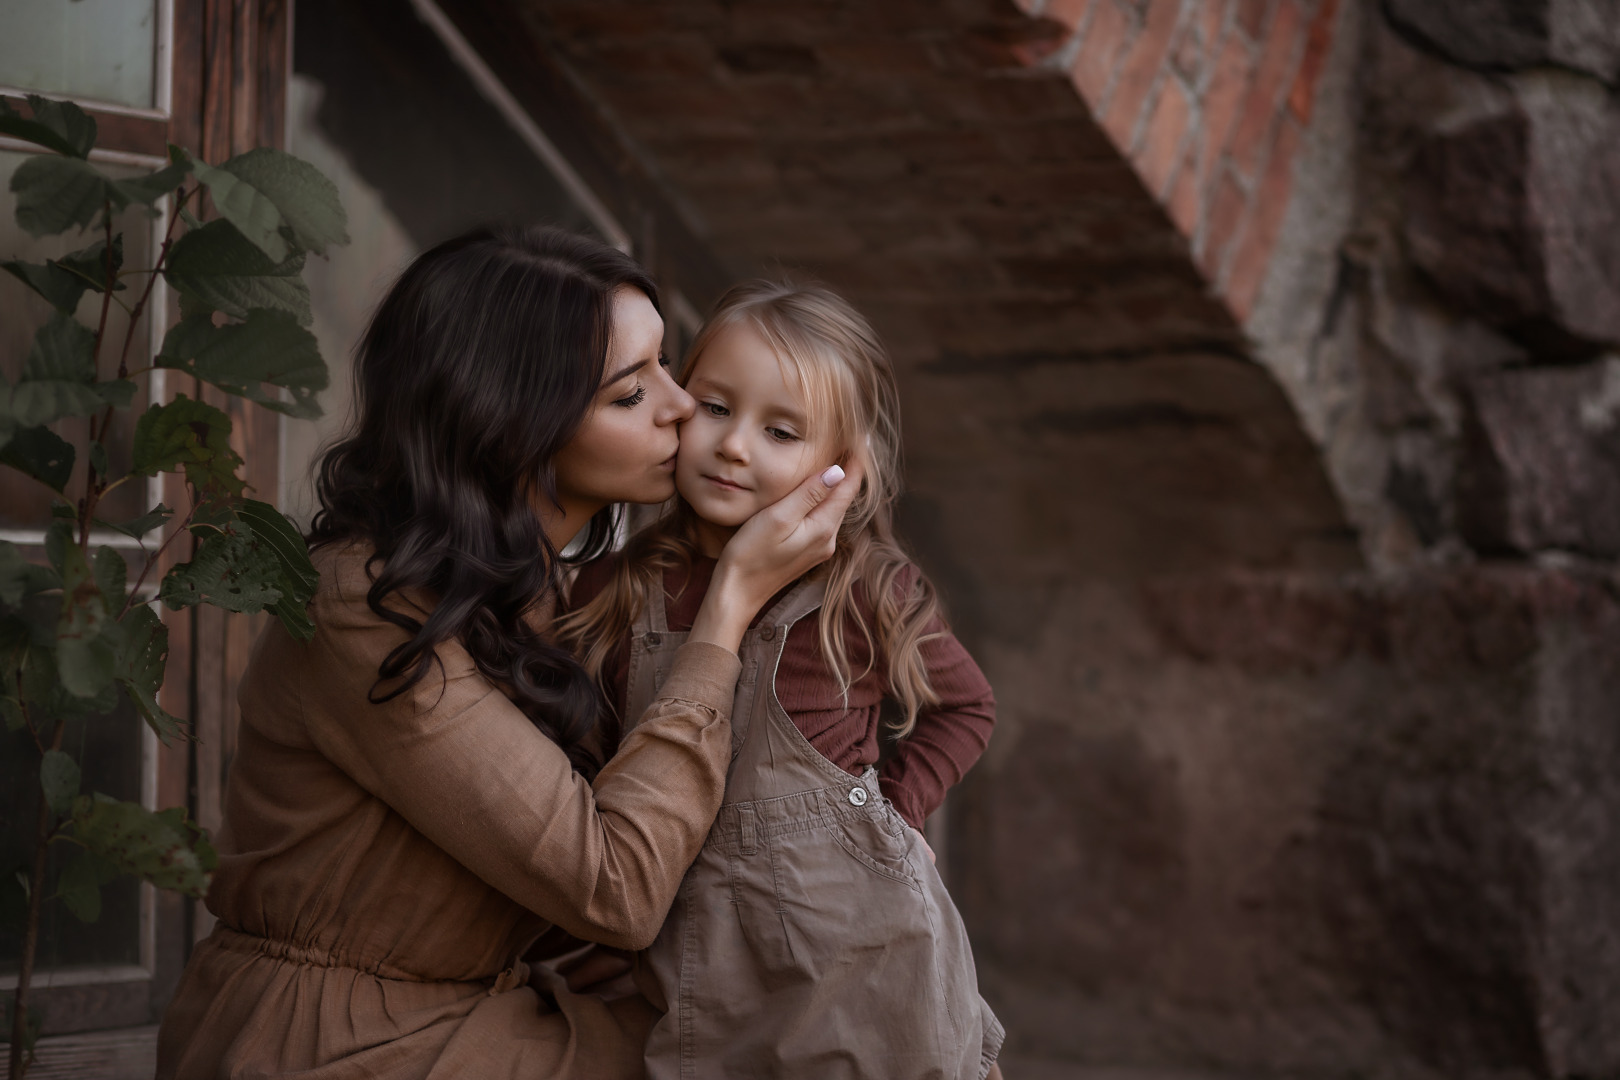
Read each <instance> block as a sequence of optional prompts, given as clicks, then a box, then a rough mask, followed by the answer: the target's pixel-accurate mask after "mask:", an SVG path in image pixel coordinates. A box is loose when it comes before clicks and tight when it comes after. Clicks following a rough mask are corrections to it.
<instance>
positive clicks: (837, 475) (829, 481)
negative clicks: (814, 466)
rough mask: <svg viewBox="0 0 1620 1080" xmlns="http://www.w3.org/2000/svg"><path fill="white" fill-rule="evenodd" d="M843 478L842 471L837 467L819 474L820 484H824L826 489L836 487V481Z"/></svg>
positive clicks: (834, 466)
mask: <svg viewBox="0 0 1620 1080" xmlns="http://www.w3.org/2000/svg"><path fill="white" fill-rule="evenodd" d="M843 478H844V470H843V469H840V468H839V467H838V466H837V465H833V466H830V467H829V468H828V469H827V471H826V472H824V473H822V474H821V482H822V483H823V484H826V485H827V486H828V487H837V486H838V481H840V480H842V479H843Z"/></svg>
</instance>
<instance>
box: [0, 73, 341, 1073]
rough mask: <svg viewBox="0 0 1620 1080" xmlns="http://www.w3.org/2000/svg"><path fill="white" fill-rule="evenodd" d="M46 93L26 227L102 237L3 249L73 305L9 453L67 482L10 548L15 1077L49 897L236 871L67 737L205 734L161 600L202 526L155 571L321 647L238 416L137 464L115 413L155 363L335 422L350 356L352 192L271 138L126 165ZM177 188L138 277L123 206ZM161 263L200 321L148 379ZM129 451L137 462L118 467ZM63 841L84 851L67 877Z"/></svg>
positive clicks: (1, 403) (5, 677)
mask: <svg viewBox="0 0 1620 1080" xmlns="http://www.w3.org/2000/svg"><path fill="white" fill-rule="evenodd" d="M28 104H29V107H30V109H31V110H32V116H26V115H24V114H23V113H21V112H20V111H18V110H17V109H16V108H14V107H13V106H12V104H11V103H9V102H6V101H5V100H4V99H3V98H0V134H4V135H9V136H11V137H13V138H16V139H22V140H25V141H28V142H30V143H33V144H34V145H37V146H39V147H41V148H42V152H40V153H38V154H36V155H33V156H30V157H29V158H28V159H27V160H26V161H24V162H23V163H22V164H21V165H20V166H19V167H18V169H17V170H16V172H15V174H14V175H13V177H12V181H11V191H12V194H13V195H14V197H15V200H16V219H17V224H18V225H19V226H21V227H22V228H23V229H24V230H25V231H27V232H28V233H29V234H31V235H33V236H36V237H38V236H46V235H55V234H60V233H68V232H73V231H76V230H82V231H86V232H87V233H88V235H89V236H91V237H94V241H93V242H92V243H90V244H88V246H86V247H85V248H83V249H82V250H79V251H75V252H73V253H72V254H69V255H65V256H63V257H61V258H58V259H48V260H46V261H45V262H44V263H26V262H21V261H18V260H15V259H14V260H11V261H7V262H3V263H0V266H3V268H4V269H5V270H6V271H7V272H9V273H10V274H12V275H13V276H14V277H16V278H17V279H18V280H19V281H21V282H23V284H25V285H27V286H28V287H29V288H30V289H32V290H33V291H34V292H36V293H38V294H39V295H40V296H42V297H44V298H45V300H46V301H48V302H49V303H50V305H51V307H52V309H53V311H52V314H51V315H50V317H49V318H48V320H47V321H46V322H45V325H43V326H41V327H40V328H39V330H38V332H37V333H36V334H35V336H34V341H33V348H32V350H31V351H30V352H29V354H28V358H27V360H26V362H25V363H24V365H23V368H22V371H21V375H20V378H18V380H17V381H16V383H15V384H13V383H11V382H9V381H8V380H5V379H3V378H0V465H4V466H5V467H8V468H11V469H14V470H17V471H19V472H21V473H23V474H25V475H26V476H28V477H30V478H31V479H32V480H34V481H37V482H38V483H40V484H43V485H44V486H45V487H47V488H49V489H50V490H51V491H52V492H53V493H54V496H53V499H54V501H53V504H52V506H53V509H52V514H53V518H52V520H51V522H50V523H49V526H48V529H47V531H46V533H45V537H44V545H43V548H44V558H43V560H41V559H39V558H38V557H36V558H35V559H30V558H28V557H27V556H26V555H25V553H24V551H23V550H22V549H20V548H18V547H17V546H16V545H14V544H11V543H5V542H0V715H3V717H4V722H5V725H6V727H7V729H8V730H9V731H12V732H19V731H23V730H26V731H27V733H28V740H27V741H28V743H29V744H30V745H31V746H32V748H33V751H34V752H35V753H36V754H37V757H38V769H37V773H35V775H37V778H38V790H37V803H38V813H37V816H36V818H35V819H34V820H32V821H28V820H23V821H9V822H7V823H6V825H5V827H6V828H7V829H8V830H12V831H13V832H14V833H16V834H17V837H16V839H18V840H19V841H20V843H19V844H18V845H17V846H18V847H19V848H21V849H22V850H24V851H30V852H31V857H30V858H29V860H28V862H27V864H26V865H23V866H19V867H0V917H6V916H9V917H10V918H11V919H13V920H14V921H15V923H16V924H17V926H18V929H19V930H20V931H21V937H22V943H23V944H22V957H21V967H20V971H19V977H18V985H17V990H16V994H15V997H14V999H13V1002H12V1016H11V1021H12V1028H11V1060H10V1075H11V1076H12V1078H13V1080H16V1078H17V1077H19V1076H21V1074H22V1072H23V1070H24V1069H25V1068H26V1067H27V1064H28V1061H29V1059H30V1057H31V1050H30V1048H31V1046H32V1042H33V1037H34V1036H35V1035H36V1034H37V1030H38V1025H37V1023H34V1022H32V1021H31V1020H30V1018H29V1014H28V994H29V984H30V981H31V979H32V976H33V971H34V965H35V960H36V952H37V948H38V942H39V932H40V917H41V910H42V906H43V904H44V903H46V902H47V901H49V900H53V899H54V900H60V901H61V903H62V904H63V905H64V906H65V907H66V909H67V910H68V911H69V912H70V913H72V914H73V915H74V916H76V917H78V918H79V919H82V920H84V921H86V922H93V921H95V920H96V919H97V918H98V917H99V915H100V911H101V890H102V888H103V887H104V886H106V885H107V884H108V883H109V882H111V881H112V880H114V879H115V878H117V877H119V876H120V875H134V876H135V877H138V878H140V879H142V880H145V881H149V882H151V883H152V884H154V885H156V886H158V887H159V888H164V889H174V890H178V891H180V892H183V893H186V894H188V895H190V896H194V897H201V896H202V895H203V894H204V893H205V892H206V891H207V888H208V884H209V880H210V877H211V874H212V871H213V869H214V866H215V862H216V859H215V854H214V850H213V848H212V847H211V846H210V845H209V842H208V837H207V835H206V833H205V832H204V831H203V830H202V829H201V828H200V827H198V825H197V824H196V823H194V822H192V821H190V820H189V819H188V818H187V815H186V811H185V810H184V809H183V808H174V809H169V810H161V811H152V810H148V809H146V808H145V807H144V806H141V805H140V804H138V803H133V802H124V801H120V800H117V799H114V798H111V797H109V796H107V795H103V794H100V793H97V792H87V791H84V790H82V787H83V783H82V777H81V773H80V763H79V762H78V761H76V760H75V759H74V758H73V756H72V755H71V754H70V753H68V752H67V751H65V750H64V748H63V733H64V732H65V730H66V728H67V726H68V724H69V722H70V721H74V722H88V721H95V722H102V723H105V722H111V718H109V716H108V714H110V713H112V711H113V710H114V709H115V708H116V707H117V706H118V703H119V700H120V698H121V697H122V698H124V699H127V700H128V701H129V703H130V704H131V705H132V706H133V707H134V710H135V711H136V712H137V713H138V714H139V715H140V717H141V718H142V719H143V720H144V721H145V722H146V723H147V724H148V725H150V726H151V728H152V730H153V731H154V732H156V734H157V736H158V738H160V739H162V740H163V741H164V742H165V743H169V742H171V741H172V740H175V739H177V738H185V737H187V729H186V725H185V724H184V723H183V722H182V721H181V720H179V719H178V718H176V717H174V716H171V715H170V714H169V713H168V712H166V711H165V710H164V708H163V706H162V705H161V704H160V703H159V697H158V691H159V689H160V688H161V687H162V685H163V673H164V665H165V662H166V660H167V656H168V648H169V644H168V630H167V628H166V627H165V626H164V624H163V621H162V620H161V619H160V618H159V616H158V614H157V613H156V611H155V610H154V608H153V604H152V595H151V594H152V591H153V590H152V587H151V586H148V584H147V577H148V574H149V573H150V572H151V571H152V570H153V569H154V568H157V567H159V566H161V565H164V556H165V553H166V552H167V551H168V550H169V549H170V547H171V545H173V544H174V543H175V541H176V540H177V538H179V537H181V536H189V537H190V538H191V540H192V551H191V559H190V561H187V562H178V563H174V564H173V565H169V566H168V569H167V570H166V571H165V572H164V573H163V575H162V578H161V581H157V582H154V583H153V585H154V586H155V592H156V598H157V599H160V600H161V602H162V603H163V604H165V605H166V606H168V607H169V608H171V609H175V610H178V609H181V608H187V607H191V606H193V605H196V604H214V605H216V606H218V607H222V608H225V609H227V610H229V611H235V612H248V613H251V612H258V611H271V612H273V613H274V614H275V615H276V617H277V618H279V619H280V620H281V622H282V624H283V625H284V626H285V627H286V628H287V629H288V631H290V632H291V633H293V634H294V635H296V636H297V637H299V638H302V639H306V640H307V639H308V638H309V637H310V636H312V635H313V633H314V630H315V627H314V624H313V623H312V622H311V621H310V619H309V616H308V614H307V613H306V611H305V606H306V604H307V603H308V601H309V599H310V597H311V596H313V595H314V591H315V586H316V583H317V578H316V573H315V569H314V567H313V566H312V565H311V563H310V560H309V552H308V550H307V549H306V548H305V546H304V541H303V538H302V537H301V536H300V535H299V532H298V530H297V529H296V528H295V527H294V526H293V524H292V523H291V521H289V520H288V519H287V518H286V517H284V516H282V514H281V513H280V512H278V511H277V510H276V509H275V508H274V507H273V506H270V505H268V504H266V503H263V502H259V501H256V500H254V499H250V498H248V497H246V494H245V490H246V485H245V483H244V481H243V479H242V477H241V475H240V469H241V468H242V466H243V461H242V459H241V457H240V456H238V454H237V453H236V451H235V450H233V449H232V447H231V441H230V435H231V421H230V418H229V417H228V416H227V415H226V414H225V413H224V412H223V411H221V410H220V409H218V408H216V407H214V406H213V405H210V404H208V403H207V402H204V401H200V400H196V399H194V398H191V397H187V396H186V395H184V394H177V395H175V397H174V398H173V400H171V401H167V402H160V403H156V404H153V405H151V406H150V407H149V408H147V409H146V411H145V412H144V413H142V414H141V415H140V416H139V418H138V420H137V421H136V423H135V426H134V432H133V436H132V437H128V436H126V438H129V445H128V446H127V450H128V453H127V454H126V453H122V451H123V450H124V449H125V447H119V448H118V449H119V450H120V453H118V454H116V455H115V454H112V453H109V449H110V446H109V442H110V440H111V439H112V437H113V434H114V426H113V418H114V415H115V413H117V412H119V411H120V410H128V409H129V408H130V407H131V403H132V402H133V401H134V398H135V393H136V384H135V382H134V381H133V380H134V379H135V378H136V377H138V376H139V375H141V374H142V373H143V372H144V371H147V370H150V368H169V369H173V370H175V371H177V372H181V373H184V374H186V375H188V376H192V377H195V378H196V379H198V380H201V381H202V382H205V383H209V384H211V385H213V386H215V387H218V388H219V389H220V390H223V391H225V392H226V393H228V394H233V395H237V396H239V397H242V398H246V399H248V400H250V401H254V402H257V403H258V404H259V405H261V406H263V407H265V408H268V409H274V410H276V411H278V412H282V413H286V414H288V415H291V416H295V417H313V416H317V415H319V412H320V410H319V407H318V406H317V405H316V402H315V395H316V394H317V393H318V392H319V391H320V390H321V389H323V388H324V387H325V386H326V381H327V373H326V364H325V362H324V361H323V360H322V359H321V354H320V350H319V349H318V348H317V346H316V342H315V337H314V335H313V334H311V333H310V331H309V329H308V326H309V323H310V305H309V289H308V287H307V286H306V285H305V284H304V281H303V278H302V276H301V274H302V271H303V268H304V260H305V259H306V257H307V256H308V255H310V254H316V255H319V254H323V253H324V252H325V251H326V250H327V249H328V248H329V247H331V246H333V245H337V244H343V243H346V242H347V241H348V236H347V234H346V232H345V229H346V223H345V219H344V213H343V207H342V206H341V204H340V203H339V201H338V197H337V189H336V188H335V187H334V186H333V185H332V183H331V182H330V181H329V180H327V179H326V178H325V177H324V176H322V175H321V173H320V172H319V171H317V170H316V169H315V168H314V167H313V166H311V165H309V164H307V163H306V162H303V161H300V160H299V159H297V158H295V157H293V156H292V155H290V154H286V153H283V152H281V151H278V150H269V149H258V150H251V151H248V152H247V153H245V154H241V155H238V156H237V157H234V158H232V159H230V160H229V161H226V162H224V163H223V164H221V165H209V164H205V163H204V162H201V161H197V160H195V159H193V158H192V157H190V156H189V155H188V154H186V153H185V152H184V151H183V150H180V149H178V148H176V147H170V160H169V164H168V165H167V166H165V167H164V168H162V169H159V170H157V171H155V172H152V173H150V174H148V175H145V176H139V177H135V178H133V179H115V178H113V177H112V176H109V175H107V174H106V173H105V172H103V171H102V170H101V169H99V168H97V167H96V166H95V165H94V164H92V163H91V162H90V160H89V157H90V152H91V149H92V148H93V147H94V146H95V140H96V123H95V120H94V119H93V118H92V117H90V116H87V115H86V114H85V113H84V112H83V111H82V110H80V109H78V108H77V107H76V106H74V105H72V104H68V103H63V102H55V101H47V100H45V99H43V98H39V97H33V96H30V97H29V98H28ZM204 192H206V194H207V197H208V198H209V200H211V201H212V204H213V207H214V210H215V211H216V212H217V215H218V216H217V217H216V218H215V219H214V220H211V221H208V222H207V223H204V222H203V221H201V220H199V218H198V217H197V211H196V207H197V206H198V204H199V202H201V201H202V196H203V193H204ZM165 198H172V199H173V211H172V213H171V214H170V218H169V227H168V232H167V235H166V236H165V237H164V239H163V242H162V246H161V248H160V249H159V250H158V252H157V256H156V261H155V263H154V265H152V266H150V267H139V268H131V267H126V266H125V265H124V251H125V247H124V238H123V235H122V234H120V233H118V232H116V231H115V219H116V218H117V217H118V216H119V215H120V214H121V213H123V212H125V211H127V210H129V209H130V208H137V209H139V208H144V209H145V210H146V211H147V212H148V213H149V214H153V215H155V214H156V213H157V211H156V209H154V207H155V206H156V205H157V204H159V202H160V200H163V199H165ZM160 276H161V277H162V278H163V279H164V280H166V281H167V282H168V284H169V285H170V286H171V287H172V288H173V289H174V290H175V292H176V294H177V295H178V297H179V318H178V319H177V320H176V321H175V322H174V323H173V325H172V326H171V328H170V329H169V331H168V333H167V335H166V336H165V337H164V339H163V345H162V348H161V350H160V351H159V354H158V355H157V356H156V357H154V358H153V359H152V360H151V362H150V365H149V366H148V367H142V368H139V369H134V368H132V367H131V346H132V344H133V342H134V338H135V333H136V327H137V324H139V322H140V320H141V317H142V315H143V314H145V313H146V311H147V305H148V303H149V302H150V301H151V299H152V296H153V286H154V285H155V283H156V282H157V280H158V278H159V277H160ZM89 293H94V294H96V296H98V297H99V304H97V305H93V306H94V308H95V310H96V311H97V312H98V317H97V319H96V322H95V325H94V327H90V326H86V325H84V324H82V323H80V322H79V321H78V319H77V318H76V317H75V314H74V313H75V312H76V311H77V309H78V308H79V306H80V303H81V301H82V300H83V299H84V297H85V296H86V294H89ZM115 304H116V305H118V306H119V307H121V308H123V309H124V310H125V311H126V312H127V313H128V315H129V319H128V328H127V330H126V331H125V332H124V334H123V336H122V340H121V341H114V340H112V338H113V337H114V336H115V335H113V334H110V333H109V331H108V325H107V316H108V313H109V311H110V310H111V308H112V306H113V305H115ZM71 417H82V418H88V438H87V439H84V440H83V441H82V443H81V444H80V445H74V444H73V443H71V442H69V441H68V440H67V439H65V438H63V437H62V436H61V435H59V434H58V433H57V432H56V431H54V430H53V428H52V425H54V424H57V423H58V422H59V421H63V420H66V419H68V418H71ZM112 460H119V461H125V460H127V461H129V462H130V465H129V467H128V469H127V470H122V471H121V470H118V469H112V468H110V467H109V462H110V461H112ZM81 461H82V462H83V463H84V467H83V468H82V470H81V469H79V468H77V467H76V466H77V465H78V463H79V462H81ZM167 472H174V473H180V474H182V475H183V476H184V478H185V488H186V491H187V492H188V495H189V502H190V505H189V507H187V508H186V509H185V511H184V512H183V513H178V517H177V511H175V510H171V509H170V508H169V507H166V506H162V505H159V506H157V507H155V508H154V509H152V510H151V511H149V512H148V513H145V514H142V515H141V516H139V517H137V518H135V519H134V520H131V521H104V520H102V518H101V516H100V509H99V508H100V506H101V504H102V503H103V501H104V500H105V499H106V497H107V495H108V493H109V492H111V491H113V490H114V489H115V488H118V487H120V486H121V485H123V484H126V483H131V482H136V481H140V480H141V479H142V478H147V477H154V476H157V475H158V474H160V473H167ZM75 477H77V479H76V480H75ZM107 532H112V533H120V534H123V535H124V536H127V537H130V538H133V539H134V540H136V541H137V543H138V544H139V550H140V553H141V556H142V565H141V568H140V570H139V573H138V575H137V576H136V579H135V580H134V581H133V582H131V581H129V580H127V578H128V576H129V564H128V562H126V559H125V557H124V556H123V555H122V554H121V553H120V552H119V551H118V550H116V549H115V548H113V547H111V546H107V545H105V544H99V545H98V544H97V543H96V542H95V537H96V535H97V534H98V533H100V535H102V536H105V535H106V533H107ZM148 537H151V538H152V541H151V543H150V545H149V544H148V543H147V538H148ZM177 550H178V549H177ZM30 771H31V772H32V770H30ZM25 833H26V834H27V835H23V834H25ZM53 847H54V848H57V849H58V850H60V851H61V852H62V853H63V854H64V855H66V856H67V857H66V858H62V859H58V860H57V861H58V862H59V863H60V864H61V869H60V871H59V872H58V873H57V874H56V880H55V881H54V882H47V881H46V877H47V867H48V865H49V863H50V860H49V859H48V858H47V855H48V852H49V851H50V850H51V849H52V848H53Z"/></svg>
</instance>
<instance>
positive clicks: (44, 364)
mask: <svg viewBox="0 0 1620 1080" xmlns="http://www.w3.org/2000/svg"><path fill="white" fill-rule="evenodd" d="M95 341H96V338H95V335H94V334H92V333H91V332H90V331H89V330H87V329H86V328H85V327H83V326H82V325H80V324H79V322H78V321H77V320H76V319H74V318H73V317H72V316H70V315H68V314H66V313H64V312H61V311H56V312H52V313H51V317H50V319H49V320H48V321H47V322H46V323H45V325H44V326H42V327H40V328H39V330H38V332H37V333H35V335H34V346H33V348H32V349H31V350H30V351H29V353H28V360H27V361H26V362H25V363H24V364H23V372H22V381H21V382H19V383H18V384H17V385H16V386H7V385H6V384H5V383H4V382H3V381H0V445H4V444H5V443H6V442H8V441H9V440H10V439H11V437H12V436H13V435H14V434H15V433H16V431H17V430H18V429H19V428H32V427H39V426H41V425H43V424H49V423H53V422H54V421H57V420H60V419H61V418H62V417H64V416H89V415H92V414H94V413H97V412H100V411H101V410H102V409H104V408H106V407H107V406H108V405H113V406H116V407H118V408H123V407H125V406H127V405H128V404H129V402H130V400H131V399H132V398H133V397H134V395H135V384H134V383H132V382H130V381H129V380H128V379H116V380H112V381H109V382H99V383H98V382H96V381H95Z"/></svg>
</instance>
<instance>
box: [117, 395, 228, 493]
mask: <svg viewBox="0 0 1620 1080" xmlns="http://www.w3.org/2000/svg"><path fill="white" fill-rule="evenodd" d="M230 439H231V418H230V417H228V416H226V415H225V414H224V413H223V412H221V411H219V410H218V409H216V408H214V407H213V406H212V405H209V404H207V403H206V402H202V401H193V400H192V399H191V398H188V397H186V396H185V395H184V394H176V395H175V397H174V400H173V401H170V402H168V403H167V404H163V405H153V406H152V407H151V408H150V409H147V410H146V412H145V413H144V414H142V416H141V418H140V420H138V421H136V423H135V442H134V458H135V460H134V464H133V465H132V466H131V468H130V471H131V472H135V473H139V474H140V475H142V476H156V475H157V474H158V473H160V472H166V471H168V470H170V469H178V468H184V469H185V471H186V479H187V480H188V481H190V482H191V484H192V485H193V486H195V487H196V488H197V489H198V491H199V492H213V491H225V492H228V493H230V494H232V495H240V494H241V493H242V488H243V486H244V485H243V481H242V480H241V479H240V478H239V477H238V476H237V475H236V469H237V468H238V467H239V466H240V465H241V464H242V459H241V458H240V457H238V456H237V453H236V451H235V450H232V449H231V442H230Z"/></svg>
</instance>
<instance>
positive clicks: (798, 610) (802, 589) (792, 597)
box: [759, 578, 827, 627]
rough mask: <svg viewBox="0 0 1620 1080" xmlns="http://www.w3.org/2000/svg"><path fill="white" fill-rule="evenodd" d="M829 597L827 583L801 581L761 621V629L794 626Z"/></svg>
mask: <svg viewBox="0 0 1620 1080" xmlns="http://www.w3.org/2000/svg"><path fill="white" fill-rule="evenodd" d="M826 595H827V583H826V582H825V581H822V580H820V579H816V580H811V579H809V578H801V579H799V583H798V584H797V585H795V586H793V588H792V589H790V590H789V591H788V594H787V595H786V596H784V597H782V599H780V600H778V601H777V602H776V604H775V605H774V606H772V608H771V609H770V610H769V611H767V612H766V613H765V614H764V615H763V616H762V617H761V618H760V620H759V625H760V626H761V627H765V626H792V625H793V624H794V623H796V622H798V621H799V620H800V619H802V618H804V617H805V616H806V615H808V614H810V613H811V612H812V611H814V610H816V609H817V608H819V607H820V606H821V603H822V601H823V600H824V599H825V598H826Z"/></svg>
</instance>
